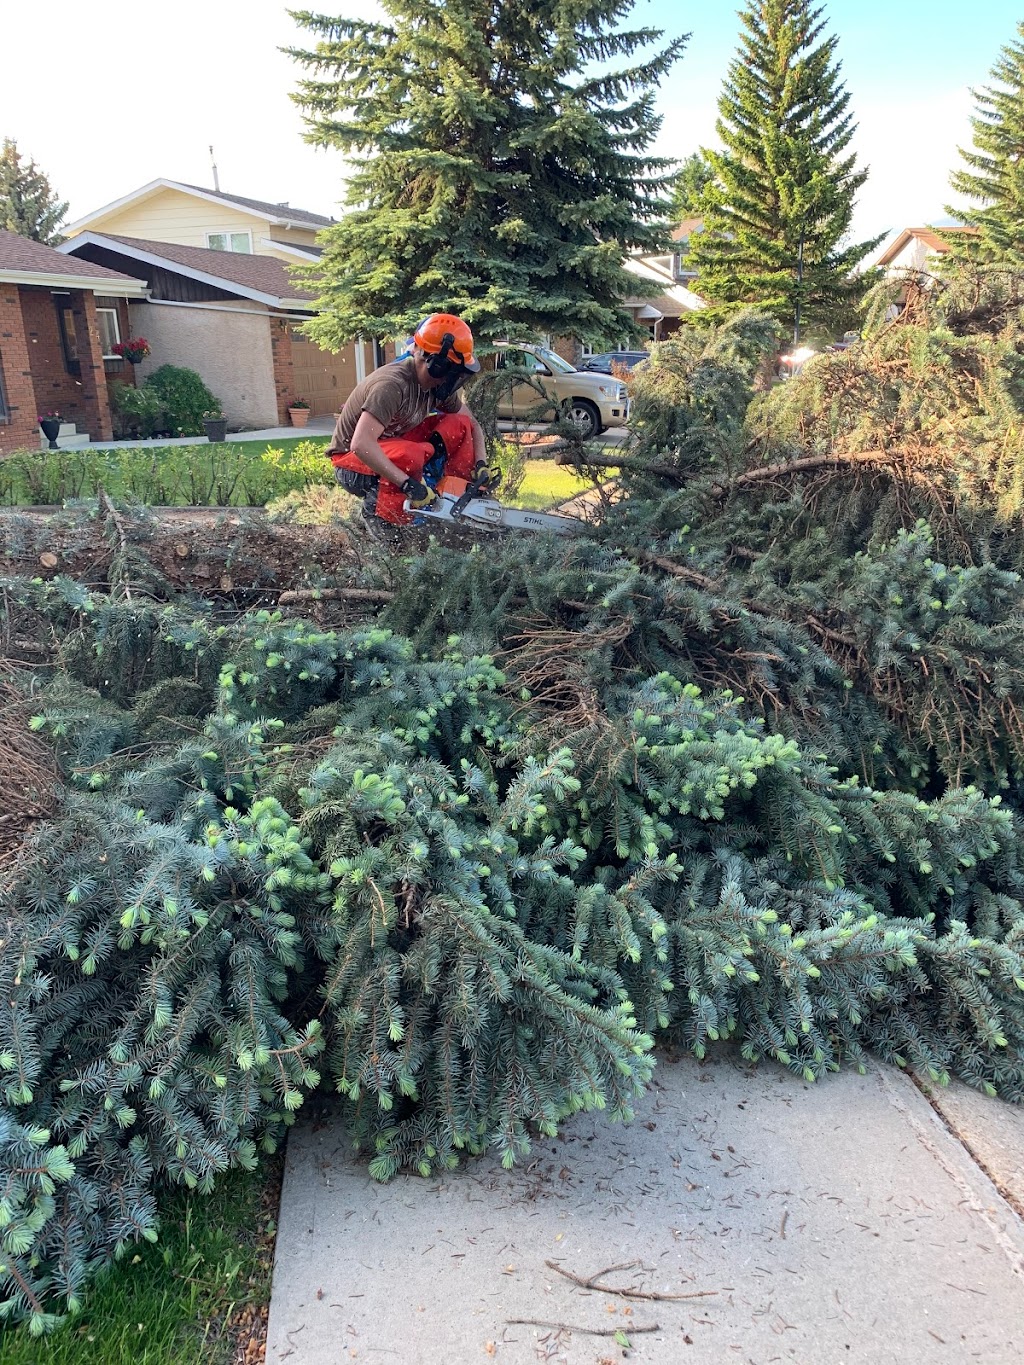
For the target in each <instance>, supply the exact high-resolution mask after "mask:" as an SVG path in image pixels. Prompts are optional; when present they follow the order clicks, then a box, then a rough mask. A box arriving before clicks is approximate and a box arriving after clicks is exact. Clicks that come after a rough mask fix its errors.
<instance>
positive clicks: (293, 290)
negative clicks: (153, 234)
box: [63, 232, 316, 303]
mask: <svg viewBox="0 0 1024 1365" xmlns="http://www.w3.org/2000/svg"><path fill="white" fill-rule="evenodd" d="M89 243H92V244H94V245H96V246H106V247H108V248H110V249H111V250H116V249H117V248H118V247H119V246H120V247H124V248H125V249H126V251H127V253H128V254H129V255H132V256H134V257H135V258H136V259H137V260H145V261H148V262H149V263H150V264H155V265H161V264H166V265H168V266H170V267H171V268H173V267H174V266H175V265H179V266H181V267H182V268H183V269H184V270H185V271H186V272H187V273H189V274H192V275H195V276H199V277H202V278H205V279H207V280H210V281H215V282H218V283H220V284H222V285H223V286H224V287H226V288H230V287H231V286H232V285H234V286H236V287H238V288H239V289H240V290H242V291H244V292H247V293H248V294H250V295H252V294H258V295H260V296H261V297H262V298H263V299H264V301H272V302H275V303H276V302H279V301H280V300H282V299H289V300H309V301H310V302H312V300H313V299H314V298H316V295H315V294H314V293H312V292H311V291H310V290H308V289H303V288H301V287H300V286H299V285H298V284H296V283H295V282H294V281H293V280H292V278H291V275H290V274H289V272H288V267H287V266H286V265H285V264H284V262H283V261H279V260H278V259H277V257H275V256H253V255H249V254H247V253H245V252H241V251H211V250H210V249H209V248H208V247H203V246H180V245H178V244H177V243H174V242H154V241H150V240H149V239H148V238H145V237H121V236H119V235H117V234H116V233H112V232H85V233H83V234H82V235H81V236H80V237H73V238H72V239H71V241H70V242H69V243H68V250H70V251H74V250H75V249H76V248H78V247H81V246H85V245H87V244H89ZM63 259H67V258H66V257H65V258H63ZM72 259H73V258H72ZM83 264H84V262H83ZM97 268H98V267H97Z"/></svg>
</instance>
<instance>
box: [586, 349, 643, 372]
mask: <svg viewBox="0 0 1024 1365" xmlns="http://www.w3.org/2000/svg"><path fill="white" fill-rule="evenodd" d="M650 358H651V353H650V351H602V352H601V353H600V354H599V355H588V356H585V357H584V358H583V360H582V361H581V362H580V369H581V370H599V371H600V372H601V374H612V373H614V371H613V369H612V366H615V368H616V369H623V370H631V369H632V368H633V366H634V365H640V364H642V363H643V362H644V361H645V360H650Z"/></svg>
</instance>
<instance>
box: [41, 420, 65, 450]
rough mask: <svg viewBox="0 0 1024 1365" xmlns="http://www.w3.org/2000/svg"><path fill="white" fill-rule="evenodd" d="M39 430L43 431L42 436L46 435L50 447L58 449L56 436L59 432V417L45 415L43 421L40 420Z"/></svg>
mask: <svg viewBox="0 0 1024 1365" xmlns="http://www.w3.org/2000/svg"><path fill="white" fill-rule="evenodd" d="M39 430H40V431H41V432H42V433H43V435H44V436H45V437H46V439H47V440H48V441H49V443H50V449H51V450H57V449H59V447H58V445H57V436H58V434H59V432H60V418H59V417H47V418H45V419H44V420H43V421H41V422H40V423H39Z"/></svg>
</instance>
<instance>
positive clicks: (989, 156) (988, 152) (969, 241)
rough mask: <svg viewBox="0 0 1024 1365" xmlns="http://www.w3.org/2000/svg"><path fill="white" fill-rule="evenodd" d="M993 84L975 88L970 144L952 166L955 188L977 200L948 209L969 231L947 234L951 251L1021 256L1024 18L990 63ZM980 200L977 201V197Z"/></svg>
mask: <svg viewBox="0 0 1024 1365" xmlns="http://www.w3.org/2000/svg"><path fill="white" fill-rule="evenodd" d="M991 74H992V79H993V84H992V85H986V86H984V87H983V88H982V89H981V90H975V91H973V92H972V93H973V95H974V98H975V100H976V102H977V103H976V108H977V113H976V114H975V116H974V117H973V118H972V119H971V129H972V131H973V133H974V145H973V147H972V148H970V149H969V150H965V149H964V148H963V147H961V148H960V155H961V156H962V157H963V159H964V161H965V163H966V166H965V167H964V169H962V170H959V171H954V173H953V175H952V176H951V177H950V184H951V185H952V187H953V189H954V190H955V191H956V193H957V194H963V195H966V196H967V197H968V198H970V199H973V200H975V201H976V207H973V208H952V207H951V208H949V209H948V210H947V211H948V212H949V213H951V214H954V215H955V216H956V217H958V218H960V219H961V220H962V221H963V222H965V223H967V224H968V226H970V227H973V228H976V229H977V233H978V235H977V236H974V235H973V234H970V235H968V234H965V233H956V234H950V237H949V242H950V246H951V247H952V248H953V251H954V253H955V254H960V255H963V254H968V253H969V254H971V255H980V256H981V257H982V258H983V259H989V260H1000V261H1015V262H1020V261H1022V260H1024V22H1021V23H1018V25H1017V41H1016V42H1014V43H1008V44H1007V45H1006V46H1005V47H1004V48H1002V49H1001V52H1000V56H999V60H998V61H997V62H996V64H995V66H993V68H992V73H991ZM979 201H980V202H979Z"/></svg>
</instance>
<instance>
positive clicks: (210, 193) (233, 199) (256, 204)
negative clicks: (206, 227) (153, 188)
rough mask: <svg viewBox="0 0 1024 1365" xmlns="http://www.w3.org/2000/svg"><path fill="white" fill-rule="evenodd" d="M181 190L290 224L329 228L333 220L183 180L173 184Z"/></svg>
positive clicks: (305, 210) (317, 214) (286, 205)
mask: <svg viewBox="0 0 1024 1365" xmlns="http://www.w3.org/2000/svg"><path fill="white" fill-rule="evenodd" d="M175 183H176V184H179V185H180V186H181V188H182V189H183V190H196V191H197V192H198V193H199V194H205V195H206V197H207V198H208V199H223V200H224V202H225V203H226V204H238V205H240V206H241V207H242V208H244V209H252V210H253V211H254V212H256V213H265V214H266V215H267V217H268V218H287V219H288V221H289V222H291V223H308V224H309V226H310V227H330V225H331V224H332V223H333V222H334V219H333V218H325V217H324V216H323V214H322V213H310V212H309V211H308V210H307V209H293V208H292V206H291V204H272V203H270V201H269V200H267V199H247V198H246V197H245V196H244V195H241V194H225V193H224V191H223V190H208V189H207V188H206V186H205V185H186V184H185V182H184V181H183V180H179V181H176V182H175Z"/></svg>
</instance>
